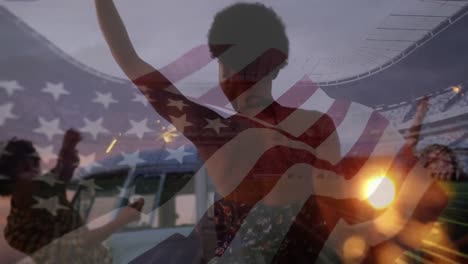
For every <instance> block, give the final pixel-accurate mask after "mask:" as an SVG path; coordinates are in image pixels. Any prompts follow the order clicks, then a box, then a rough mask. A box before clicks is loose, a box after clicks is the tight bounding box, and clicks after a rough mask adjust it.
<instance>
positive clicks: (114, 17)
mask: <svg viewBox="0 0 468 264" xmlns="http://www.w3.org/2000/svg"><path fill="white" fill-rule="evenodd" d="M95 4H96V12H97V17H98V21H99V25H100V27H101V31H102V33H103V35H104V38H105V40H106V42H107V44H108V45H109V48H110V50H111V52H112V56H113V57H114V59H115V61H116V62H117V63H118V64H119V66H120V68H121V69H122V70H123V71H124V73H125V74H126V75H127V76H128V78H129V79H130V80H135V79H137V78H139V77H141V76H144V75H146V74H148V73H151V72H154V71H155V69H154V68H153V67H152V66H151V65H149V64H148V63H146V62H145V61H144V60H142V59H141V58H140V57H139V56H138V54H137V52H136V51H135V48H134V47H133V44H132V42H131V41H130V37H129V36H128V32H127V30H126V28H125V25H124V23H123V21H122V19H121V18H120V15H119V13H118V11H117V8H116V7H115V4H114V1H113V0H95Z"/></svg>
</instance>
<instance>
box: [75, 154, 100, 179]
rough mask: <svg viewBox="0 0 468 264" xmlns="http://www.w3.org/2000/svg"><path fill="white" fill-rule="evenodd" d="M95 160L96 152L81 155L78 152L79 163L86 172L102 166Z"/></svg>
mask: <svg viewBox="0 0 468 264" xmlns="http://www.w3.org/2000/svg"><path fill="white" fill-rule="evenodd" d="M95 160H96V153H91V154H89V155H81V154H80V163H81V164H82V165H81V169H82V170H83V171H84V172H85V173H86V174H88V173H90V172H91V171H92V170H94V169H96V168H100V167H102V165H101V164H99V163H98V162H95Z"/></svg>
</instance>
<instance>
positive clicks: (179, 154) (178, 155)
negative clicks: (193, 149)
mask: <svg viewBox="0 0 468 264" xmlns="http://www.w3.org/2000/svg"><path fill="white" fill-rule="evenodd" d="M166 151H167V152H169V155H168V156H167V157H166V159H165V160H171V159H175V160H177V161H178V162H179V163H182V162H183V161H184V157H185V156H189V155H192V153H190V152H186V151H185V146H180V147H179V148H177V149H166Z"/></svg>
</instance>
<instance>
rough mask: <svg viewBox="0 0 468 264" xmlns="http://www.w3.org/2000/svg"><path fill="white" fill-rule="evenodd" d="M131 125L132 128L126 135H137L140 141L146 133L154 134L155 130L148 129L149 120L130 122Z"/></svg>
mask: <svg viewBox="0 0 468 264" xmlns="http://www.w3.org/2000/svg"><path fill="white" fill-rule="evenodd" d="M130 123H131V126H132V128H130V129H129V130H128V131H127V132H126V134H129V135H136V136H137V137H138V138H139V139H142V138H143V135H144V134H145V133H149V132H153V130H151V129H150V128H149V127H148V119H147V118H145V119H143V120H141V121H140V122H136V121H133V120H130Z"/></svg>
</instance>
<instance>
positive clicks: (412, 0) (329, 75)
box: [310, 0, 468, 87]
mask: <svg viewBox="0 0 468 264" xmlns="http://www.w3.org/2000/svg"><path fill="white" fill-rule="evenodd" d="M467 4H468V1H466V0H465V1H453V0H452V1H433V0H426V1H425V0H408V1H403V3H402V4H401V5H399V6H398V7H397V8H396V9H394V10H393V11H392V12H391V13H390V14H389V15H388V16H386V17H385V18H383V20H382V22H381V24H380V25H379V26H378V27H376V28H375V29H373V30H371V31H370V32H369V33H368V35H367V36H366V37H365V38H364V39H362V41H361V43H360V45H358V47H357V48H356V49H354V50H353V51H352V52H350V53H349V55H347V56H339V57H330V58H324V59H322V60H321V61H319V62H318V64H317V65H316V66H315V68H313V69H312V70H311V72H310V74H311V76H312V79H313V80H314V81H316V82H319V83H320V84H321V86H322V87H323V86H327V85H328V82H331V83H335V82H340V83H341V82H342V81H343V80H347V81H350V80H352V79H354V78H356V76H360V75H365V74H367V73H369V72H371V71H376V69H380V68H381V66H383V65H387V66H388V64H392V62H394V61H395V58H396V57H398V56H399V55H401V54H402V53H405V52H406V53H408V51H409V50H414V49H416V48H418V47H419V46H421V44H422V43H424V42H425V41H428V40H429V39H430V38H432V37H433V35H434V33H435V32H437V31H439V30H441V29H443V28H444V27H446V26H449V24H451V23H453V22H454V20H455V19H456V16H457V14H458V15H460V12H461V10H463V8H464V7H466V6H467ZM383 68H385V67H383Z"/></svg>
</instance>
